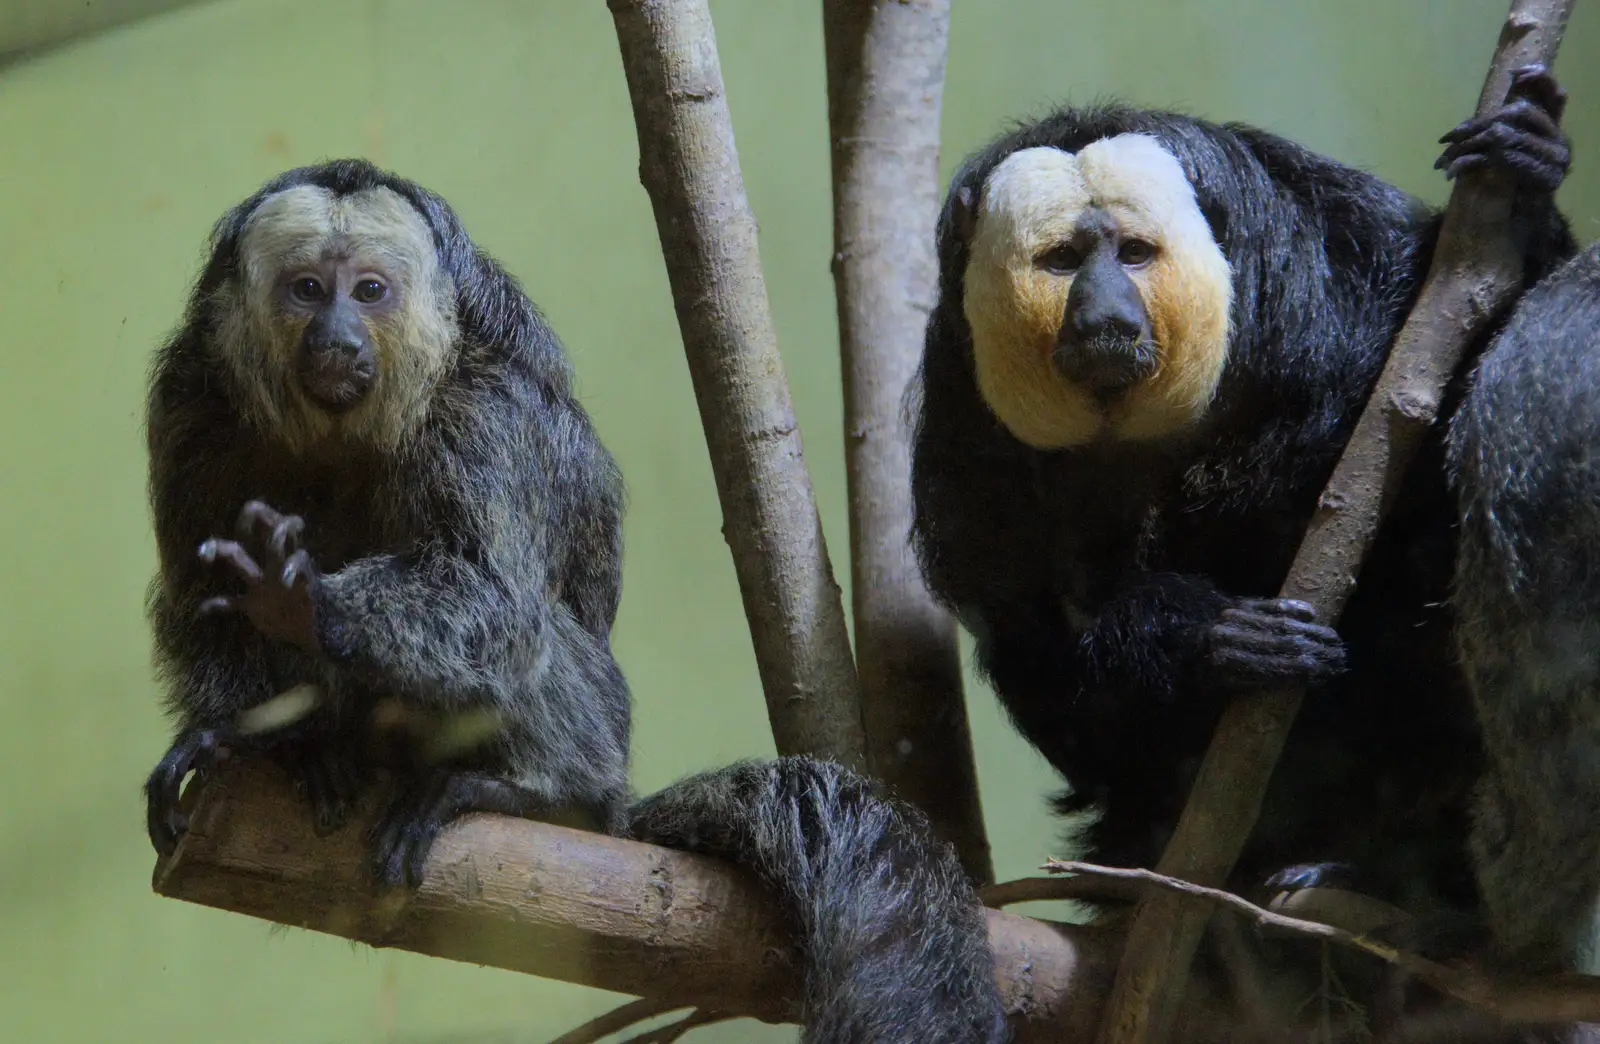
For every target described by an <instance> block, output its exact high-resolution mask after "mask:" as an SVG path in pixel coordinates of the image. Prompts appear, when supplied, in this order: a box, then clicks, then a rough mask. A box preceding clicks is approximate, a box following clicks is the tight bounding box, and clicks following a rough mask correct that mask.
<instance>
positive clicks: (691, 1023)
mask: <svg viewBox="0 0 1600 1044" xmlns="http://www.w3.org/2000/svg"><path fill="white" fill-rule="evenodd" d="M735 1018H738V1016H737V1015H729V1014H726V1013H724V1012H720V1011H691V1012H690V1013H689V1014H687V1015H685V1016H684V1017H683V1018H681V1019H679V1020H678V1021H677V1022H670V1023H668V1024H667V1025H665V1026H660V1027H658V1028H656V1029H653V1030H649V1031H648V1032H645V1033H640V1034H637V1035H635V1036H632V1037H629V1038H628V1039H627V1040H626V1041H624V1042H623V1044H675V1042H676V1041H677V1040H679V1039H680V1038H682V1036H683V1035H684V1034H685V1033H688V1032H689V1031H690V1030H692V1029H699V1028H700V1027H702V1026H711V1025H715V1024H716V1023H718V1022H727V1021H728V1020H729V1019H735Z"/></svg>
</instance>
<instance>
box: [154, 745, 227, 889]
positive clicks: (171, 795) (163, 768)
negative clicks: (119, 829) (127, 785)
mask: <svg viewBox="0 0 1600 1044" xmlns="http://www.w3.org/2000/svg"><path fill="white" fill-rule="evenodd" d="M240 740H241V737H240V736H239V735H238V734H236V733H234V732H233V731H231V730H228V729H202V728H189V729H184V730H183V732H181V733H180V734H179V735H178V738H177V739H176V740H175V741H174V742H173V744H172V749H171V750H169V751H167V754H166V756H165V757H163V758H162V759H161V760H160V761H159V762H158V763H157V764H156V767H155V771H153V772H151V773H150V778H149V780H148V781H146V783H145V785H144V794H145V826H146V829H147V830H148V831H149V833H150V843H151V844H152V845H154V846H155V850H156V852H157V854H159V855H161V856H163V857H164V856H168V855H171V854H172V850H173V849H174V848H176V847H177V846H178V838H180V837H181V836H183V832H184V831H185V830H187V829H189V817H188V816H186V815H184V814H183V813H182V812H180V811H178V799H179V798H180V797H181V796H182V793H183V780H184V777H186V776H187V775H188V774H189V773H190V772H191V771H193V772H195V773H197V774H201V773H204V772H205V771H206V770H208V769H210V768H211V767H212V766H214V765H216V764H217V763H219V762H221V761H224V760H226V759H227V757H228V755H229V754H230V753H231V751H232V748H234V747H236V746H237V745H238V744H239V742H240Z"/></svg>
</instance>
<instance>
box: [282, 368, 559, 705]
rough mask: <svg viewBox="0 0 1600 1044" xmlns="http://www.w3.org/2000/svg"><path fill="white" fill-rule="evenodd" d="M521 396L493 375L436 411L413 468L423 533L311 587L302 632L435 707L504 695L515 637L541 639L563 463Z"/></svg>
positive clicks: (521, 669)
mask: <svg viewBox="0 0 1600 1044" xmlns="http://www.w3.org/2000/svg"><path fill="white" fill-rule="evenodd" d="M533 394H535V393H534V392H533V391H531V390H530V389H528V388H525V387H522V388H519V387H517V386H516V385H515V384H513V383H512V382H509V381H506V382H501V383H499V384H493V385H490V386H489V387H488V388H487V389H485V390H481V391H479V392H477V393H476V398H477V399H478V400H479V401H477V402H474V403H473V404H472V405H471V406H470V407H465V408H458V409H457V411H456V415H455V416H453V417H445V418H442V419H441V420H440V421H438V422H437V426H436V433H435V437H433V438H430V439H428V440H427V443H428V449H427V451H426V457H425V459H424V460H423V461H422V462H421V463H420V465H419V470H420V474H419V476H418V478H419V480H420V481H422V482H425V483H427V484H428V485H429V488H428V490H427V492H426V493H423V494H421V495H420V497H419V500H420V511H421V514H422V515H423V518H422V519H420V520H419V522H420V523H421V524H420V525H418V527H417V528H418V529H421V530H422V531H424V532H427V533H428V534H429V535H428V536H427V537H425V538H424V539H421V540H419V541H417V542H416V543H414V544H413V545H411V546H409V547H403V548H400V549H397V550H394V551H390V552H385V553H381V554H375V555H369V556H366V557H363V558H358V559H356V560H354V561H352V562H349V563H348V564H346V565H345V566H343V567H342V568H340V569H339V570H338V571H337V572H333V573H329V574H327V575H324V576H322V577H320V579H319V580H318V581H317V582H316V583H315V584H314V585H313V592H312V602H313V606H314V617H315V631H316V638H317V641H318V643H319V645H320V647H321V651H322V652H323V653H324V654H325V655H326V656H327V657H328V659H329V660H330V661H331V662H333V663H334V664H335V665H338V666H340V667H343V668H346V669H350V670H352V671H355V672H358V673H360V674H362V675H364V676H366V677H367V678H368V679H369V680H371V681H373V682H375V683H377V684H379V685H381V686H382V687H383V688H384V689H386V690H387V691H391V692H393V693H394V694H395V695H397V696H400V697H401V698H405V699H412V700H419V701H424V702H427V703H430V704H433V705H435V706H439V705H442V706H443V707H444V708H447V709H461V708H465V707H470V706H474V705H480V704H483V703H485V702H487V703H489V704H491V705H498V704H503V703H504V702H506V701H507V700H509V699H513V698H514V694H513V693H512V692H510V691H508V686H509V685H511V684H512V683H513V681H514V679H515V678H516V677H518V676H520V675H523V674H526V673H527V672H530V671H533V670H534V669H535V667H536V663H535V662H534V660H535V658H536V657H538V656H540V655H542V652H541V650H540V647H539V642H529V641H528V638H529V636H530V635H537V636H538V639H539V641H540V642H543V641H548V640H549V639H550V638H551V635H552V632H551V628H550V627H549V622H550V621H549V617H550V612H551V605H552V603H553V602H554V600H555V599H557V598H559V597H560V596H561V594H562V591H561V579H562V578H561V576H560V574H559V573H558V572H557V571H556V569H555V568H553V566H554V564H555V561H556V556H557V555H559V554H561V553H562V549H563V548H564V546H565V544H566V543H567V541H568V533H567V532H566V531H565V530H564V529H563V528H561V527H566V526H570V525H571V524H572V522H573V520H572V519H571V517H570V508H568V507H567V506H566V505H563V504H560V503H558V498H559V494H558V490H557V487H556V485H555V483H554V482H553V481H552V480H551V476H552V475H559V474H562V473H563V471H564V470H565V469H567V468H568V467H570V466H571V465H570V461H569V460H568V459H566V458H567V456H568V454H567V452H566V450H567V447H565V446H564V445H563V444H562V442H561V440H560V439H559V438H558V437H552V434H551V433H550V432H548V431H547V430H545V429H546V426H547V425H550V424H552V423H553V421H552V418H548V417H538V416H535V415H534V411H535V409H536V406H535V404H534V403H533V402H531V401H530V397H531V396H532V395H533ZM523 660H528V661H529V662H526V663H524V662H522V661H523Z"/></svg>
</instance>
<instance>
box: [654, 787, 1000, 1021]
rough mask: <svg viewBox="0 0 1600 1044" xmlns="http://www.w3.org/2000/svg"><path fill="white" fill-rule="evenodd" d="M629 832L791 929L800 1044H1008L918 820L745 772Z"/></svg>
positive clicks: (951, 855)
mask: <svg viewBox="0 0 1600 1044" xmlns="http://www.w3.org/2000/svg"><path fill="white" fill-rule="evenodd" d="M628 818H629V823H628V832H629V833H630V835H631V836H633V837H635V838H637V839H639V840H641V841H648V842H651V843H654V844H659V845H664V846H666V847H669V848H676V849H682V850H685V851H691V852H699V853H702V854H704V855H710V856H716V857H720V858H723V859H727V860H729V861H731V862H733V863H736V864H737V865H739V866H742V867H745V868H746V869H748V870H750V871H752V872H754V873H755V874H756V875H757V876H758V877H759V878H760V879H761V880H762V881H763V882H765V883H766V884H767V885H768V886H769V887H770V888H772V889H773V890H774V891H775V892H776V893H777V895H778V897H779V899H780V901H781V902H782V903H783V904H784V906H785V908H786V910H787V912H788V913H789V915H790V917H791V918H792V922H793V923H794V924H795V925H796V927H797V932H796V940H797V941H798V944H799V946H800V951H801V957H802V960H803V963H804V968H805V990H804V996H803V998H802V1007H801V1012H800V1017H801V1022H802V1025H803V1026H804V1030H803V1031H802V1034H801V1040H802V1042H803V1044H1005V1042H1007V1041H1009V1040H1010V1037H1011V1035H1010V1030H1009V1028H1008V1026H1007V1024H1006V1021H1005V1012H1004V1009H1003V1007H1002V1005H1001V1002H1000V993H999V989H998V987H997V986H996V984H995V978H994V958H993V956H992V954H991V952H990V949H989V940H988V933H987V929H986V924H985V919H984V916H983V909H982V906H981V905H980V904H979V902H978V898H977V895H976V893H975V892H974V891H973V889H972V886H971V885H970V884H969V882H968V881H967V878H966V875H965V874H964V873H963V871H962V868H961V865H960V863H959V862H958V861H957V859H956V855H955V851H954V850H953V849H952V848H951V847H950V846H949V845H947V844H944V843H942V842H939V841H937V840H935V839H934V837H933V835H932V832H931V831H930V829H929V826H928V822H927V820H926V818H925V817H924V816H923V815H922V814H921V813H920V812H919V811H918V810H916V809H915V808H912V807H910V806H908V805H905V804H902V803H900V802H896V801H892V800H890V799H888V798H886V797H884V796H883V795H882V794H881V792H880V791H879V789H878V787H877V786H876V785H875V784H873V783H872V782H870V781H869V780H866V779H864V778H862V777H860V776H857V775H855V774H854V773H852V772H850V771H848V770H846V769H844V768H842V767H840V766H838V765H833V764H830V763H828V762H823V761H817V760H814V759H812V758H807V757H785V758H779V759H777V760H776V761H748V762H741V763H738V764H735V765H733V766H731V767H729V768H725V769H719V770H716V771H713V772H707V773H704V774H701V775H697V776H691V777H689V778H688V779H685V780H682V781H680V782H678V783H676V784H673V785H672V786H670V787H668V788H667V789H665V790H663V791H661V792H660V793H658V794H654V795H652V796H650V797H647V798H645V799H643V800H641V801H639V802H638V803H637V804H635V805H634V806H633V807H632V808H631V809H630V810H629V815H628Z"/></svg>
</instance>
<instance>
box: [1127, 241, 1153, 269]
mask: <svg viewBox="0 0 1600 1044" xmlns="http://www.w3.org/2000/svg"><path fill="white" fill-rule="evenodd" d="M1155 256H1156V248H1155V247H1153V246H1151V245H1150V244H1149V243H1146V242H1145V241H1144V240H1142V239H1130V240H1128V241H1127V242H1126V243H1123V244H1122V246H1121V247H1119V248H1117V260H1118V261H1121V262H1122V263H1123V264H1125V265H1127V266H1129V267H1130V268H1137V267H1138V266H1139V265H1142V264H1146V263H1147V262H1148V261H1149V260H1150V259H1151V258H1152V257H1155Z"/></svg>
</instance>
